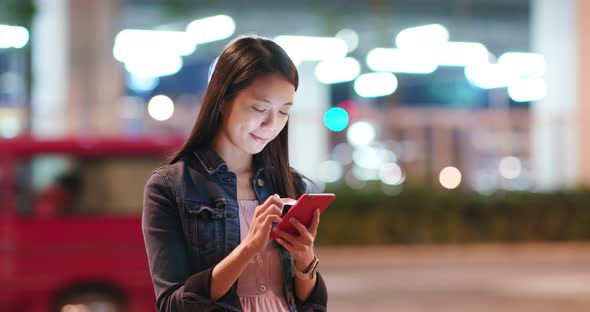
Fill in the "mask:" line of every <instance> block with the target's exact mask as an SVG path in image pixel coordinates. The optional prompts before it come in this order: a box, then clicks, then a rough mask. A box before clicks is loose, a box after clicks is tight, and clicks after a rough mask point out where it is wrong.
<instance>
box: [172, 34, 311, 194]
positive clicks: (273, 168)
mask: <svg viewBox="0 0 590 312" xmlns="http://www.w3.org/2000/svg"><path fill="white" fill-rule="evenodd" d="M273 73H278V74H281V75H282V76H283V77H284V78H285V79H286V80H287V81H289V82H290V83H291V84H293V86H294V87H295V90H297V87H298V85H299V76H298V74H297V68H296V67H295V64H293V61H292V60H291V59H290V58H289V56H288V55H287V53H286V52H285V51H284V50H283V49H282V48H281V47H280V46H279V45H278V44H276V43H275V42H273V41H272V40H270V39H267V38H263V37H258V36H241V37H239V38H237V39H236V40H234V41H232V42H231V43H230V44H229V45H228V46H227V47H226V48H225V49H224V50H223V52H222V53H221V55H220V56H219V59H218V60H217V64H216V65H215V69H214V71H213V75H212V76H211V80H210V81H209V86H208V87H207V91H206V93H205V97H204V99H203V104H202V106H201V111H200V113H199V117H198V118H197V120H196V122H195V125H194V127H193V129H192V131H191V134H190V136H189V138H188V139H187V141H186V142H185V143H184V145H183V147H182V148H181V149H180V151H178V152H177V153H176V154H175V156H173V157H172V160H171V161H170V164H174V163H176V162H177V161H179V160H180V159H181V158H182V157H184V156H185V155H187V154H189V153H191V152H192V151H194V150H195V149H196V148H197V147H199V146H202V145H205V144H210V143H211V141H212V140H213V137H214V136H215V134H216V133H217V131H218V130H219V126H220V125H221V114H220V112H221V110H222V107H223V105H229V104H230V102H231V99H232V98H233V97H234V96H235V95H236V94H237V93H238V92H239V91H240V90H243V89H245V88H247V87H249V86H250V85H251V84H252V83H253V82H254V80H256V79H257V78H259V77H262V76H264V75H268V74H273ZM227 111H229V110H227ZM288 129H289V123H288V122H287V124H286V125H285V127H284V128H283V130H282V131H281V132H280V133H279V135H278V136H277V137H276V138H275V139H273V140H272V141H270V142H269V143H268V144H267V145H266V146H265V147H264V149H263V150H262V151H261V152H260V153H259V154H256V155H254V157H259V158H260V160H261V161H262V162H263V164H264V172H265V176H266V179H267V181H270V183H271V185H272V186H273V188H274V191H275V192H276V193H278V194H279V195H280V196H282V197H285V196H287V197H291V198H298V197H299V196H300V195H301V193H303V189H302V185H301V184H299V183H297V182H296V179H295V177H294V174H295V173H296V172H295V171H294V170H293V169H292V168H291V167H290V166H289V146H288V142H289V135H288Z"/></svg>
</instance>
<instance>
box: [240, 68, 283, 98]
mask: <svg viewBox="0 0 590 312" xmlns="http://www.w3.org/2000/svg"><path fill="white" fill-rule="evenodd" d="M241 93H242V94H243V95H245V96H248V97H255V98H257V99H267V100H269V101H271V102H275V101H280V102H282V103H281V104H283V103H286V102H290V101H292V99H293V97H294V95H295V86H293V84H292V83H291V82H289V81H288V80H287V79H285V77H283V76H282V75H280V74H269V75H264V76H261V77H258V78H256V80H254V82H253V83H252V84H251V85H250V86H249V87H248V88H246V89H244V90H243V92H241Z"/></svg>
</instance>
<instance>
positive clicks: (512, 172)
mask: <svg viewBox="0 0 590 312" xmlns="http://www.w3.org/2000/svg"><path fill="white" fill-rule="evenodd" d="M498 170H499V171H500V175H502V177H504V178H506V179H510V180H512V179H516V178H518V177H519V176H520V174H521V172H522V163H521V162H520V159H518V158H516V157H514V156H510V157H504V158H502V160H500V164H499V166H498Z"/></svg>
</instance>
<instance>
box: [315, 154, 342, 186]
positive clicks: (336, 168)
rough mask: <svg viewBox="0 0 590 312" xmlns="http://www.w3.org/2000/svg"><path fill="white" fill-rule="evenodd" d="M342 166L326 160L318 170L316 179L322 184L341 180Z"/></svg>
mask: <svg viewBox="0 0 590 312" xmlns="http://www.w3.org/2000/svg"><path fill="white" fill-rule="evenodd" d="M342 174H343V173H342V164H341V163H340V162H338V161H335V160H326V161H324V162H322V163H321V164H320V166H319V168H318V177H319V179H320V180H322V182H324V183H334V182H336V181H338V180H340V179H341V178H342Z"/></svg>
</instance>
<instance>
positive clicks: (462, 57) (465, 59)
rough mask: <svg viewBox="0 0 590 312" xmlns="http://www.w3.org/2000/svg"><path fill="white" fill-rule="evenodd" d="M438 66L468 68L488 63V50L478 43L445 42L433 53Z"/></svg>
mask: <svg viewBox="0 0 590 312" xmlns="http://www.w3.org/2000/svg"><path fill="white" fill-rule="evenodd" d="M433 52H434V53H436V55H437V59H438V65H441V66H468V65H474V64H486V63H489V52H488V49H487V48H486V47H485V46H484V45H483V44H481V43H478V42H452V41H451V42H447V43H445V44H443V45H441V46H439V47H437V48H436V51H433Z"/></svg>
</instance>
